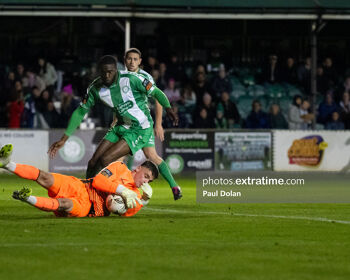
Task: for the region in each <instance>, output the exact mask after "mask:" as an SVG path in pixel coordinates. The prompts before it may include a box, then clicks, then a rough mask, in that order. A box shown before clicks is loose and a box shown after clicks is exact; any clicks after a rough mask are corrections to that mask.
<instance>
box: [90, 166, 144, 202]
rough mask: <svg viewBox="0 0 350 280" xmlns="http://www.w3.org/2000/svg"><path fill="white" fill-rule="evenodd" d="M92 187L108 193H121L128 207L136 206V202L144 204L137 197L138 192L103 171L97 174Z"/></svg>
mask: <svg viewBox="0 0 350 280" xmlns="http://www.w3.org/2000/svg"><path fill="white" fill-rule="evenodd" d="M92 187H93V188H95V189H97V190H100V191H103V192H106V193H115V194H119V195H120V196H121V197H122V198H123V199H124V201H125V204H126V207H127V208H134V207H136V206H137V203H136V202H138V203H139V204H141V205H142V202H141V200H140V199H139V198H138V197H137V193H135V192H133V191H132V190H129V189H128V188H127V187H125V186H123V185H121V184H120V185H118V184H116V183H114V182H113V181H112V180H110V179H109V178H107V177H106V176H104V175H102V174H101V173H99V174H97V175H96V176H95V177H94V179H93V180H92Z"/></svg>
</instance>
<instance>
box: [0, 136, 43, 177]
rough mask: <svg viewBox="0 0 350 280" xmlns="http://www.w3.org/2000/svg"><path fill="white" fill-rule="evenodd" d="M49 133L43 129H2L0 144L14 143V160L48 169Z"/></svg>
mask: <svg viewBox="0 0 350 280" xmlns="http://www.w3.org/2000/svg"><path fill="white" fill-rule="evenodd" d="M48 134H49V133H48V132H47V131H42V130H0V145H1V146H3V145H5V144H9V143H11V144H13V147H14V149H13V154H12V160H13V161H14V162H17V163H23V164H29V165H33V166H35V167H37V168H39V169H41V170H44V171H48V167H49V166H48V165H49V157H48V155H47V150H48V149H49V146H48Z"/></svg>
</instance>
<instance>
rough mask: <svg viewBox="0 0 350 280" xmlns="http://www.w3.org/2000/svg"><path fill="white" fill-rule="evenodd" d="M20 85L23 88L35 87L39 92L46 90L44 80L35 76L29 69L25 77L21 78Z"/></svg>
mask: <svg viewBox="0 0 350 280" xmlns="http://www.w3.org/2000/svg"><path fill="white" fill-rule="evenodd" d="M22 83H23V87H24V88H33V87H37V88H38V89H39V91H40V92H42V91H43V90H44V89H45V88H46V85H45V82H44V80H43V79H41V78H40V77H39V76H38V75H36V74H35V72H34V71H33V70H31V69H29V70H27V72H26V76H25V77H24V78H23V80H22Z"/></svg>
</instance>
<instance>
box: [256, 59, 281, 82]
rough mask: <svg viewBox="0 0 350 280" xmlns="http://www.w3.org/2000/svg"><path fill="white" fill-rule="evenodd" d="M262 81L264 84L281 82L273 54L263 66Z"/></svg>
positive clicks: (279, 71) (276, 61)
mask: <svg viewBox="0 0 350 280" xmlns="http://www.w3.org/2000/svg"><path fill="white" fill-rule="evenodd" d="M261 75H262V81H263V82H264V83H270V84H273V83H278V82H279V81H280V80H281V70H280V68H279V66H278V57H277V55H275V54H271V55H270V56H269V61H268V64H267V65H265V66H263V69H262V73H261Z"/></svg>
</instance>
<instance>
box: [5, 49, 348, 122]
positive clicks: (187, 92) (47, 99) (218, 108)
mask: <svg viewBox="0 0 350 280" xmlns="http://www.w3.org/2000/svg"><path fill="white" fill-rule="evenodd" d="M117 59H118V57H117ZM142 68H143V69H144V70H145V71H147V72H148V73H150V74H151V75H152V77H153V78H154V81H155V83H156V85H157V86H158V87H159V88H160V89H162V90H163V91H164V93H165V94H166V95H167V97H168V99H169V101H170V102H171V104H172V106H173V107H174V108H175V110H176V111H177V112H178V114H179V118H180V123H179V127H180V128H218V129H227V128H249V129H265V128H271V129H288V128H289V129H308V128H310V127H311V123H312V121H313V120H316V122H317V128H319V129H349V128H350V95H349V90H350V73H347V72H345V73H344V72H341V70H339V69H337V67H336V65H334V63H333V60H332V58H331V57H325V58H324V59H323V60H321V61H319V64H318V66H317V89H318V95H317V104H316V106H317V110H316V114H314V113H313V112H312V111H311V110H310V103H311V96H310V75H311V73H310V69H311V60H310V58H309V57H306V58H305V59H304V60H302V61H296V59H295V58H293V57H292V56H290V57H284V58H280V57H278V55H277V54H275V53H271V54H270V55H268V56H267V57H266V61H265V62H264V63H263V64H261V65H254V66H251V65H248V64H247V65H240V66H230V67H229V66H227V64H226V63H225V60H224V59H223V58H222V56H221V54H220V51H219V50H218V49H213V50H212V51H211V53H210V55H209V59H208V61H206V62H205V63H204V62H200V61H197V62H193V61H192V62H189V61H183V60H180V59H179V57H178V55H177V54H176V53H175V52H174V53H172V54H171V55H170V56H169V57H168V58H166V59H163V60H160V59H158V58H157V57H156V56H153V55H148V56H146V57H143V64H142ZM118 69H119V70H124V69H125V68H124V65H123V59H122V58H119V60H118ZM97 76H98V69H97V67H96V63H91V64H90V65H89V66H87V67H86V66H85V67H84V66H82V65H79V63H77V62H75V61H74V60H64V61H61V62H59V63H57V64H53V63H51V62H50V61H49V60H48V59H47V58H46V57H38V58H37V59H36V61H35V63H33V64H25V63H23V62H17V63H16V64H14V65H5V66H4V67H3V68H2V71H1V80H0V92H1V97H2V98H1V100H0V102H1V104H0V120H1V122H0V126H1V127H8V128H20V127H21V128H44V129H45V128H65V127H66V126H67V123H68V121H69V118H70V116H71V114H72V112H73V111H74V110H75V108H76V107H77V106H79V103H80V100H81V98H82V97H83V96H84V95H85V93H86V89H87V87H88V86H89V84H90V83H91V82H92V81H93V79H95V78H96V77H97ZM150 108H151V111H152V112H153V104H152V102H150ZM112 118H113V112H112V111H111V110H109V109H108V108H107V107H105V106H103V104H97V105H96V106H95V108H94V109H93V110H92V111H91V112H90V113H89V123H90V125H91V124H92V126H93V127H109V125H110V124H111V122H112ZM163 126H164V127H165V128H170V127H172V124H171V122H170V121H169V120H167V119H164V121H163Z"/></svg>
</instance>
